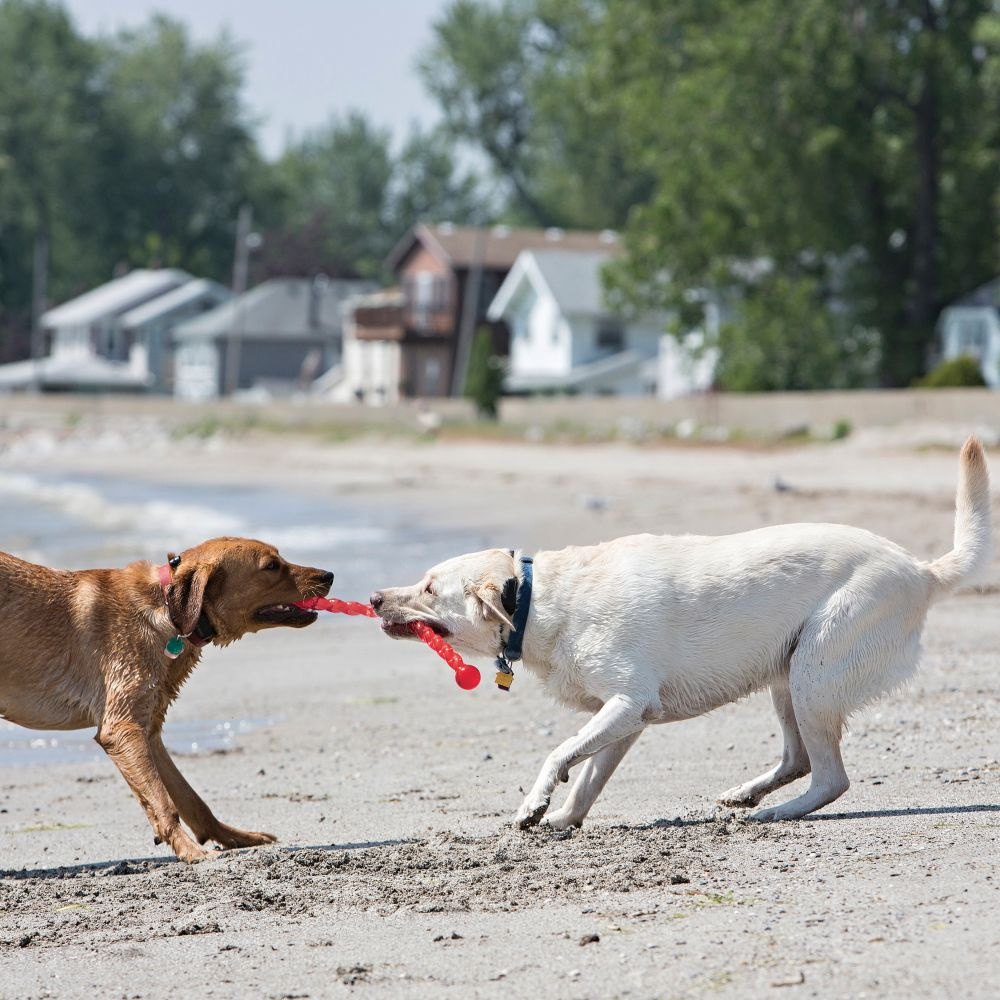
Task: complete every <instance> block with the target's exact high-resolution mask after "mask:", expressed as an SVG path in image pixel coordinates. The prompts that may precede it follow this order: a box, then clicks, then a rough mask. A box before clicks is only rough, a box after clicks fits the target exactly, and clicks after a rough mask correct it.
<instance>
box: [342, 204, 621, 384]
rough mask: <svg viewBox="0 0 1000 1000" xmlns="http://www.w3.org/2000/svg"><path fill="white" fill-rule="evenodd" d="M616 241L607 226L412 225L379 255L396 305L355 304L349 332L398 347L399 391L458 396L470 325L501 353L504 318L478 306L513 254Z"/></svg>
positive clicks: (505, 340)
mask: <svg viewBox="0 0 1000 1000" xmlns="http://www.w3.org/2000/svg"><path fill="white" fill-rule="evenodd" d="M617 242H618V237H617V235H616V234H615V233H613V232H610V231H608V232H603V233H596V232H574V231H568V230H562V229H546V230H542V229H512V228H510V227H508V226H494V227H492V228H478V227H470V226H454V225H451V224H450V223H441V224H440V225H434V226H431V225H425V224H423V223H421V224H418V225H416V226H414V227H413V229H411V230H410V231H409V232H408V233H407V234H406V235H405V236H404V237H403V239H402V240H400V242H399V243H398V244H397V245H396V247H395V248H394V249H393V251H392V252H391V253H390V255H389V257H388V258H387V260H386V265H387V267H388V268H389V269H391V270H392V271H393V272H394V274H395V276H396V283H397V284H398V286H399V288H400V290H401V293H402V298H401V300H400V301H399V304H398V305H394V306H386V307H384V308H383V307H379V308H376V309H374V310H372V311H370V312H366V311H365V310H364V309H362V311H361V312H360V313H358V314H357V315H356V317H355V330H354V336H355V337H356V339H357V340H358V341H359V342H373V341H388V342H390V343H395V344H397V345H398V346H399V392H400V394H401V395H403V396H457V395H461V394H462V392H463V389H464V386H465V376H466V370H467V367H468V360H469V353H470V349H471V345H472V339H473V336H474V335H475V333H476V331H477V330H478V329H480V328H481V327H483V326H487V327H488V328H489V329H490V332H491V334H492V337H493V348H494V351H495V352H496V353H497V354H506V353H507V350H508V346H509V334H508V330H507V326H506V323H505V322H504V321H502V320H490V319H489V318H488V317H487V314H486V311H487V308H488V306H489V304H490V302H491V301H492V300H493V297H494V295H495V294H496V292H497V290H498V289H499V287H500V285H501V284H502V283H503V280H504V278H506V276H507V273H508V272H509V271H510V269H511V267H513V265H514V261H515V260H516V259H517V256H518V254H520V253H521V252H522V251H523V250H528V249H542V248H560V249H565V250H574V251H588V250H589V251H602V250H603V251H607V250H608V249H609V248H611V247H614V246H615V245H617Z"/></svg>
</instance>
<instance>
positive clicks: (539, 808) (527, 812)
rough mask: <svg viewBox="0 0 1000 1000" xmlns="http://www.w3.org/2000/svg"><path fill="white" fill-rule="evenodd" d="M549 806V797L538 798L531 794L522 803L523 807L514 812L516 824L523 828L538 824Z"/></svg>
mask: <svg viewBox="0 0 1000 1000" xmlns="http://www.w3.org/2000/svg"><path fill="white" fill-rule="evenodd" d="M548 808H549V797H548V796H547V795H546V796H545V797H544V798H536V797H534V796H531V795H529V796H528V797H527V798H526V799H525V800H524V801H523V802H522V803H521V808H520V809H518V811H517V812H516V813H514V825H515V826H517V827H518V828H519V829H521V830H527V829H528V827H531V826H537V825H538V823H539V821H540V820H541V818H542V817H543V816H544V815H545V810H546V809H548Z"/></svg>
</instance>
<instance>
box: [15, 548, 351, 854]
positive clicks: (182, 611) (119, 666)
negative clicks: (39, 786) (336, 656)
mask: <svg viewBox="0 0 1000 1000" xmlns="http://www.w3.org/2000/svg"><path fill="white" fill-rule="evenodd" d="M274 566H277V568H276V569H275V568H273V567H274ZM265 567H268V568H265ZM330 580H332V574H328V573H326V572H325V571H324V570H320V569H313V568H311V567H306V566H295V565H292V564H290V563H288V562H286V561H285V560H284V559H282V558H281V557H280V555H279V554H278V552H277V550H276V549H275V548H273V547H272V546H270V545H266V544H265V543H263V542H258V541H253V540H251V539H245V538H216V539H212V540H211V541H207V542H204V543H202V544H201V545H198V546H196V547H195V548H192V549H188V550H187V551H185V552H183V553H181V557H180V562H179V564H178V565H177V567H176V569H175V570H173V571H172V579H171V583H170V586H169V588H168V590H167V599H166V604H165V603H164V594H163V590H162V588H161V584H160V581H159V576H158V572H157V567H156V566H154V565H152V564H151V563H148V562H137V563H133V564H131V565H129V566H126V567H124V568H123V569H91V570H80V571H77V572H70V571H64V570H55V569H49V568H47V567H45V566H36V565H34V564H33V563H28V562H24V561H23V560H21V559H17V558H15V557H14V556H11V555H7V554H6V553H0V632H2V634H3V636H4V643H3V647H2V649H0V718H3V719H6V720H7V721H9V722H14V723H16V724H18V725H21V726H25V727H27V728H29V729H81V728H87V727H90V726H97V735H96V736H95V739H96V740H97V742H98V744H99V745H100V746H101V747H102V748H103V749H104V750H105V752H106V753H107V754H108V756H109V757H110V758H111V759H112V760H113V761H114V763H115V765H116V766H117V767H118V769H119V771H120V772H121V774H122V776H123V777H124V778H125V781H126V782H127V783H128V785H129V787H130V788H131V789H132V791H133V792H134V794H135V796H136V798H137V799H138V800H139V803H140V804H141V805H142V807H143V809H144V810H145V812H146V815H147V817H148V818H149V822H150V824H151V825H152V827H153V830H154V831H155V834H156V838H157V840H158V841H163V842H165V843H167V844H169V845H170V847H171V848H172V849H173V850H174V852H175V853H176V854H177V856H178V857H179V858H181V860H183V861H195V860H199V859H201V858H204V857H207V856H208V854H209V853H210V852H208V851H206V850H204V849H203V848H202V847H200V846H199V844H204V843H206V842H208V841H214V842H215V843H217V844H220V845H221V846H223V847H248V846H253V845H256V844H264V843H269V842H271V841H273V840H274V839H275V838H274V837H273V836H272V835H271V834H268V833H253V832H248V831H244V830H238V829H236V828H235V827H231V826H228V825H226V824H225V823H222V822H220V821H219V820H218V819H216V817H215V816H214V815H213V814H212V811H211V810H210V809H209V808H208V806H207V805H205V803H204V802H203V801H202V800H201V799H200V798H199V797H198V795H197V794H196V793H195V792H194V790H193V789H192V788H191V787H190V785H188V784H187V782H186V781H185V780H184V778H183V777H182V776H181V774H180V772H179V771H178V770H177V768H176V766H175V765H174V763H173V761H172V760H171V759H170V756H169V755H168V753H167V751H166V749H165V748H164V746H163V743H162V740H161V738H160V732H161V729H162V727H163V720H164V717H165V716H166V713H167V709H168V708H169V706H170V704H171V703H172V702H173V700H174V699H175V698H176V697H177V693H178V691H179V690H180V688H181V685H182V684H183V683H184V681H185V680H186V679H187V678H188V676H189V675H190V673H191V671H192V670H194V668H195V667H196V666H197V664H198V660H199V658H200V656H201V650H200V649H199V648H197V647H195V646H194V645H192V644H191V643H185V648H184V651H183V652H182V653H181V655H180V656H178V657H177V658H176V659H173V660H172V659H170V658H169V657H167V656H166V655H165V653H164V646H165V645H166V642H167V640H168V639H170V638H171V637H172V636H174V635H176V634H177V632H178V630H180V631H181V632H184V633H187V632H190V631H191V630H192V629H193V628H194V626H195V624H196V623H197V622H198V618H199V616H200V615H201V614H202V612H203V611H204V613H205V614H206V616H207V617H208V620H209V622H210V623H211V625H212V627H213V628H214V629H215V631H216V637H215V639H214V640H213V642H214V643H215V644H216V645H227V644H228V643H230V642H234V641H235V640H236V639H239V638H240V637H241V636H243V635H245V634H247V633H248V632H256V631H258V630H260V629H262V628H268V627H273V626H272V625H270V624H267V623H262V622H259V621H257V620H255V618H254V615H255V613H256V612H257V611H258V610H259V609H260V608H262V607H267V606H270V605H276V604H290V603H292V602H293V601H297V600H299V599H301V598H303V597H308V596H312V595H314V594H325V593H326V592H327V591H328V590H329V587H330ZM167 604H169V606H170V611H169V612H168V608H167ZM171 617H173V621H172V620H171ZM312 620H315V615H313V616H311V617H310V618H308V620H306V619H303V620H302V621H301V622H300V623H299V624H309V622H310V621H312ZM174 623H176V627H175V624H174ZM181 820H183V821H184V823H186V824H187V826H188V827H189V828H190V830H191V832H192V833H193V834H194V839H192V838H191V837H190V836H189V835H188V833H187V832H186V831H185V829H184V827H183V826H182V825H181ZM195 841H197V843H196V842H195Z"/></svg>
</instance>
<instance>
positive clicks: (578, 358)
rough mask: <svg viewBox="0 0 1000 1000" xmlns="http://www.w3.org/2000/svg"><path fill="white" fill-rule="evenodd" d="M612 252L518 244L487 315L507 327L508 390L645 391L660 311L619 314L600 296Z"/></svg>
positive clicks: (654, 370) (654, 369)
mask: <svg viewBox="0 0 1000 1000" xmlns="http://www.w3.org/2000/svg"><path fill="white" fill-rule="evenodd" d="M612 256H613V251H612V250H609V249H608V248H604V249H603V250H580V251H573V250H564V249H558V250H556V249H543V250H524V251H522V252H521V253H520V254H519V255H518V258H517V260H516V261H515V263H514V266H513V267H512V268H511V270H510V273H509V274H508V275H507V277H506V279H505V280H504V282H503V284H502V285H501V286H500V288H499V289H498V291H497V294H496V296H495V297H494V299H493V301H492V303H490V306H489V310H488V312H487V315H488V316H489V318H490V319H491V320H493V321H494V322H500V321H503V322H505V323H506V324H507V325H508V327H509V328H510V332H511V336H510V357H509V364H508V369H507V379H506V382H505V389H506V391H507V392H510V393H532V392H572V393H583V394H585V395H629V396H637V395H652V394H654V393H655V392H656V386H657V381H658V364H659V361H658V358H659V354H660V342H661V339H662V337H663V336H664V333H663V329H664V322H663V319H662V317H643V318H640V319H635V320H623V319H621V318H619V317H616V316H614V315H613V314H612V313H611V312H610V311H609V310H608V308H607V307H606V305H605V302H604V291H603V286H602V284H601V269H602V268H603V266H604V265H605V264H606V263H607V262H608V261H609V260H611V258H612Z"/></svg>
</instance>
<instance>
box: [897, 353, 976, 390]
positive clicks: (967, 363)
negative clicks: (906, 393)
mask: <svg viewBox="0 0 1000 1000" xmlns="http://www.w3.org/2000/svg"><path fill="white" fill-rule="evenodd" d="M913 384H914V385H915V386H919V387H920V388H921V389H967V388H970V387H972V386H984V385H986V379H984V378H983V373H982V370H981V369H980V367H979V362H978V361H977V360H976V359H975V358H971V357H969V355H967V354H962V355H960V356H959V357H957V358H950V359H949V360H948V361H942V362H941V363H940V364H938V365H936V366H935V367H934V368H932V369H931V370H930V371H929V372H928V373H927V374H926V375H925V376H924V377H923V378H919V379H917V380H916V381H915V382H914V383H913Z"/></svg>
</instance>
